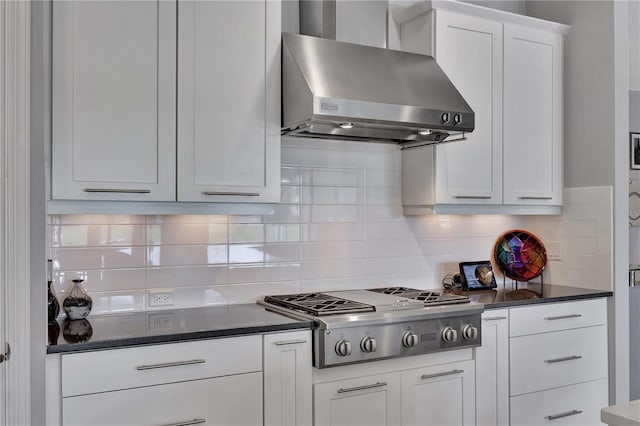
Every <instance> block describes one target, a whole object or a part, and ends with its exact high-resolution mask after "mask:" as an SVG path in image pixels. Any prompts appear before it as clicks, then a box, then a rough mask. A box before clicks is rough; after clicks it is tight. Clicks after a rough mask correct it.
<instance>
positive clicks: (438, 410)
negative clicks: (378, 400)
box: [401, 361, 475, 426]
mask: <svg viewBox="0 0 640 426" xmlns="http://www.w3.org/2000/svg"><path fill="white" fill-rule="evenodd" d="M401 383H402V390H401V393H402V424H403V425H416V426H418V425H424V426H460V425H473V424H475V413H474V411H475V403H474V402H475V401H474V393H475V377H474V362H473V361H463V362H458V363H454V364H447V365H444V366H442V365H439V366H436V367H427V368H419V369H415V370H410V371H405V372H403V373H402V379H401Z"/></svg>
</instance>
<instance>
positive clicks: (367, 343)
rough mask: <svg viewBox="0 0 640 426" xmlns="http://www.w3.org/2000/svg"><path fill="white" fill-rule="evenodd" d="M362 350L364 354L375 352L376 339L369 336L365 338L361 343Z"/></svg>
mask: <svg viewBox="0 0 640 426" xmlns="http://www.w3.org/2000/svg"><path fill="white" fill-rule="evenodd" d="M360 349H362V352H367V353H371V352H375V351H376V339H374V338H373V337H369V336H366V337H363V338H362V340H361V341H360Z"/></svg>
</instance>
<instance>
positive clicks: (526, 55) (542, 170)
mask: <svg viewBox="0 0 640 426" xmlns="http://www.w3.org/2000/svg"><path fill="white" fill-rule="evenodd" d="M562 186H563V184H562V36H560V35H556V34H550V33H546V32H542V31H538V30H534V29H530V28H524V27H519V26H517V25H510V24H505V25H504V203H505V204H537V205H561V204H562Z"/></svg>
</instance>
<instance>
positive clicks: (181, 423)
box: [162, 419, 207, 426]
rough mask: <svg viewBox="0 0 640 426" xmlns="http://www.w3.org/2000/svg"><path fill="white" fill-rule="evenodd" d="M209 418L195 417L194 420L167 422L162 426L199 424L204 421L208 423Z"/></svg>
mask: <svg viewBox="0 0 640 426" xmlns="http://www.w3.org/2000/svg"><path fill="white" fill-rule="evenodd" d="M206 422H207V419H193V420H185V421H184V422H178V423H166V424H163V425H162V426H190V425H199V424H202V423H206Z"/></svg>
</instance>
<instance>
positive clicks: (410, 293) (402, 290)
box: [369, 287, 469, 306]
mask: <svg viewBox="0 0 640 426" xmlns="http://www.w3.org/2000/svg"><path fill="white" fill-rule="evenodd" d="M369 291H375V292H376V293H383V294H391V295H394V296H402V297H406V298H407V299H414V300H420V301H422V302H424V304H425V305H426V306H427V305H428V306H434V305H451V304H454V303H469V298H468V297H466V296H459V295H456V294H450V293H440V292H438V291H435V290H418V289H415V288H407V287H385V288H372V289H369Z"/></svg>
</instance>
